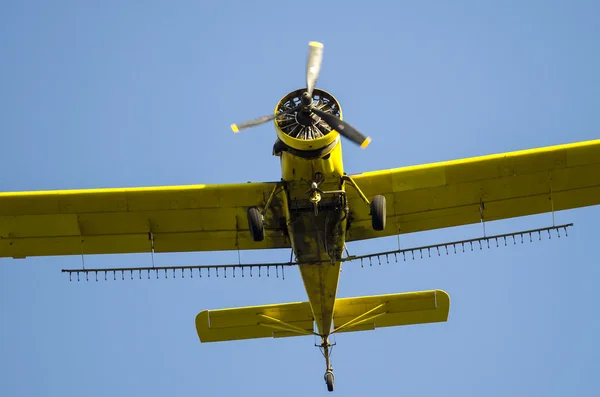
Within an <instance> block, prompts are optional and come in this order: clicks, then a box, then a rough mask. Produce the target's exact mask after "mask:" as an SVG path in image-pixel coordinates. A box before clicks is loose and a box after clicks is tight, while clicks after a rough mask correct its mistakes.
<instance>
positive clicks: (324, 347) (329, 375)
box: [319, 336, 335, 391]
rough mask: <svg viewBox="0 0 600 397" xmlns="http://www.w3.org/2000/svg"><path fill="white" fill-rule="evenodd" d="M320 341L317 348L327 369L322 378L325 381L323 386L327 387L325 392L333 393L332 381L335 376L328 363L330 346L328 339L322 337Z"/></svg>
mask: <svg viewBox="0 0 600 397" xmlns="http://www.w3.org/2000/svg"><path fill="white" fill-rule="evenodd" d="M321 340H322V342H321V346H319V347H320V348H321V351H322V353H323V357H325V366H326V367H327V370H326V371H325V375H324V376H323V377H324V379H325V384H326V385H327V390H328V391H333V381H334V378H335V376H334V375H333V369H331V362H330V361H329V358H330V356H331V347H332V345H331V344H330V343H329V338H328V337H327V336H322V337H321Z"/></svg>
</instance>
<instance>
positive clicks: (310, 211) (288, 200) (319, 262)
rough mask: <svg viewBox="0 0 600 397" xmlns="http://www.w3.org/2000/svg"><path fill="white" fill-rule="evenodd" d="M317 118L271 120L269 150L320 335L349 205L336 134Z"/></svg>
mask: <svg viewBox="0 0 600 397" xmlns="http://www.w3.org/2000/svg"><path fill="white" fill-rule="evenodd" d="M315 91H316V92H315V96H316V97H317V99H316V101H317V103H320V102H319V101H321V102H323V103H326V105H323V106H324V107H325V108H326V109H330V110H332V109H333V111H335V112H336V114H338V115H339V116H341V109H340V107H339V104H338V103H337V101H336V100H335V98H333V96H331V95H330V94H328V93H326V92H324V91H321V90H315ZM294 95H297V93H296V92H293V93H290V94H288V95H287V96H286V97H284V98H283V99H282V100H281V101H280V102H279V104H278V107H277V109H278V110H284V109H285V108H286V103H288V104H289V103H290V102H291V100H290V99H289V98H290V97H293V96H294ZM288 106H289V105H288ZM319 122H320V119H318V118H316V119H312V120H309V121H308V122H307V121H306V120H298V119H297V118H296V117H295V116H294V115H290V116H289V117H287V118H284V119H283V120H281V121H275V127H276V131H277V135H278V140H277V142H276V143H275V146H274V150H273V154H274V155H276V156H279V157H280V159H281V170H282V182H283V186H284V193H282V196H283V197H282V199H283V200H284V208H286V209H287V211H286V223H287V230H288V234H289V236H290V241H291V245H292V249H293V250H294V254H295V256H296V261H297V262H298V263H301V264H302V265H300V266H299V268H300V274H301V275H302V280H303V282H304V287H305V289H306V293H307V295H308V300H309V302H310V304H311V307H312V311H313V315H314V318H315V323H316V326H317V330H318V333H319V334H320V335H322V336H324V337H326V336H327V335H329V333H330V331H331V326H332V322H333V311H334V304H335V298H336V294H337V288H338V280H339V274H340V267H341V266H340V261H339V259H340V258H341V257H342V253H343V250H344V246H345V234H346V222H347V218H348V212H349V208H348V202H347V199H346V195H345V182H344V179H343V176H344V170H343V163H342V147H341V141H340V139H339V135H338V134H337V132H336V131H334V130H327V129H323V128H320V125H319ZM309 130H310V131H309Z"/></svg>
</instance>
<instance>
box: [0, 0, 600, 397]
mask: <svg viewBox="0 0 600 397" xmlns="http://www.w3.org/2000/svg"><path fill="white" fill-rule="evenodd" d="M85 3H86V4H84V2H78V1H54V2H41V1H38V2H36V1H19V2H17V1H4V2H2V4H1V5H0V51H1V52H0V53H1V54H2V61H1V62H0V87H1V89H0V115H1V117H0V137H1V138H2V140H1V145H0V158H1V159H2V168H3V172H2V178H0V191H22V190H45V189H74V188H95V187H128V186H149V185H178V184H196V183H233V182H244V181H263V180H268V181H271V180H278V179H279V177H280V169H279V159H278V158H276V157H273V156H271V149H272V144H273V142H274V139H275V132H274V130H273V127H272V125H265V126H262V127H260V128H256V129H254V130H251V131H248V132H244V133H243V134H239V135H234V134H233V133H231V131H230V129H229V125H230V124H231V123H233V122H240V121H244V120H247V119H249V118H253V117H257V116H261V115H263V114H268V113H269V112H271V111H272V109H273V108H274V106H275V103H276V101H277V100H278V99H279V98H281V97H282V96H283V95H285V94H286V93H287V92H289V91H291V90H294V89H297V88H301V87H303V85H304V68H305V62H306V53H307V43H308V42H309V41H311V40H318V41H322V42H323V43H324V44H325V50H324V63H323V67H322V71H321V78H320V80H319V83H318V87H320V88H323V89H325V90H328V91H330V92H332V93H333V94H334V95H335V96H336V97H337V98H338V99H339V100H340V102H341V104H342V107H343V111H344V118H345V119H346V120H348V121H349V122H351V123H352V124H353V125H355V126H356V127H358V128H359V129H361V130H362V131H364V132H365V133H368V134H369V135H370V136H371V137H372V138H373V142H372V143H371V145H370V146H369V147H368V149H367V150H360V149H358V148H356V147H354V146H353V145H350V144H349V143H347V142H345V144H344V160H345V167H346V170H347V171H348V172H349V173H356V172H361V171H369V170H376V169H383V168H391V167H399V166H404V165H414V164H421V163H427V162H433V161H439V160H449V159H456V158H462V157H467V156H476V155H483V154H489V153H499V152H504V151H511V150H519V149H526V148H531V147H541V146H546V145H553V144H561V143H568V142H576V141H582V140H589V139H597V138H598V137H599V136H600V133H599V131H600V119H599V118H598V109H599V108H600V97H599V96H598V94H597V92H598V86H599V85H600V74H599V73H598V70H600V44H599V42H598V40H597V39H598V37H600V25H598V23H597V16H598V15H599V12H600V5H599V4H598V3H597V2H594V1H570V2H567V1H563V2H559V1H533V0H532V1H527V2H522V1H503V2H479V1H455V2H445V1H431V2H389V3H385V2H370V3H369V7H367V6H365V3H364V2H354V1H344V2H341V1H327V2H313V3H310V2H309V3H305V4H302V5H300V4H298V3H294V2H288V3H285V2H261V3H258V2H257V3H256V4H250V2H239V3H236V2H231V1H220V2H214V3H213V2H211V3H208V2H192V1H188V2H186V1H179V2H166V1H164V2H159V1H147V2H144V4H143V5H142V4H141V3H136V2H126V3H127V4H123V3H124V2H117V1H107V2H102V4H100V3H95V4H92V3H91V2H85ZM599 215H600V209H599V208H596V207H594V208H584V209H577V210H572V211H565V212H561V213H557V214H556V222H557V223H566V222H574V223H575V227H574V228H573V229H571V232H570V233H569V237H568V238H561V239H552V240H551V241H548V240H544V241H543V242H535V243H533V244H525V245H522V246H521V245H518V246H515V247H511V246H509V247H506V248H502V249H490V250H483V251H481V252H477V251H476V252H473V253H468V254H460V255H455V256H448V257H441V258H431V259H427V260H423V261H418V262H414V263H413V262H407V263H399V264H394V265H391V264H390V265H385V266H381V267H373V268H364V269H361V268H360V265H358V264H354V265H353V264H348V265H346V266H345V267H344V270H343V272H342V278H341V282H340V289H339V295H340V296H342V297H346V296H359V295H368V294H382V293H393V292H402V291H416V290H422V289H434V288H440V289H444V290H446V291H447V292H448V293H449V294H450V296H451V311H450V318H449V321H448V322H447V323H443V324H435V325H423V326H414V327H404V328H387V329H380V330H376V331H373V332H359V333H348V334H344V335H341V336H338V337H337V338H336V342H337V346H336V347H335V349H334V353H333V358H332V360H333V365H334V370H335V372H336V393H337V394H338V395H344V396H354V395H356V396H362V395H366V393H369V394H371V393H372V394H379V395H398V394H402V395H411V396H430V395H436V394H437V395H439V394H444V395H450V396H480V395H486V396H507V395H514V396H538V395H544V396H564V395H577V396H593V395H596V394H597V391H598V389H599V386H600V385H599V383H598V377H597V373H598V370H599V369H600V366H599V365H598V363H597V359H596V356H597V353H598V351H599V348H598V343H597V335H598V331H600V326H599V323H598V320H597V318H596V317H597V316H596V315H595V314H596V312H597V304H596V302H595V301H596V293H595V290H596V284H597V280H598V279H599V276H600V270H598V269H599V268H598V266H597V265H598V259H597V255H596V252H595V249H596V247H597V244H598V242H597V233H598V229H597V221H598V219H599ZM550 223H551V216H550V215H549V214H545V215H540V216H534V217H527V218H522V219H515V220H509V221H503V222H498V223H494V224H488V225H487V232H488V233H501V232H506V231H513V230H520V229H527V228H532V227H540V226H546V225H548V224H550ZM480 234H481V228H480V226H478V225H474V226H468V227H461V228H454V229H451V230H439V231H433V232H428V233H420V234H416V235H409V236H402V237H401V243H402V244H403V245H404V246H411V245H420V244H425V243H438V242H444V241H451V240H458V239H463V238H469V237H475V236H478V235H480ZM395 247H396V239H395V238H385V239H379V240H372V241H366V242H360V243H355V244H352V245H351V246H350V247H349V248H350V250H351V252H352V253H357V254H358V253H366V252H375V251H379V250H388V249H394V248H395ZM288 255H289V252H283V251H281V252H280V251H275V252H264V251H256V252H254V251H253V252H243V253H242V254H241V256H242V260H243V261H245V262H253V261H280V260H287V259H288ZM156 260H157V263H159V264H162V265H169V264H213V263H230V262H233V261H237V253H235V252H216V253H194V254H170V255H157V256H156ZM149 263H150V257H149V255H125V256H117V255H114V256H96V257H88V258H86V265H87V266H135V265H147V264H149ZM80 265H81V260H80V258H78V257H64V258H30V259H26V260H12V259H10V260H9V259H0V395H3V396H81V395H86V396H90V397H91V396H104V395H111V396H131V395H145V396H159V395H167V394H169V395H195V396H197V395H224V396H234V395H235V396H237V395H240V394H242V393H243V394H251V395H258V394H261V395H264V396H271V395H280V393H281V392H282V391H285V393H286V394H287V395H290V396H301V395H302V396H305V395H322V394H325V393H327V392H326V389H325V385H324V383H323V381H322V375H323V372H324V362H323V358H322V356H321V354H320V353H319V351H318V349H317V348H315V347H314V346H313V344H314V342H315V341H314V340H313V339H312V338H310V337H303V338H286V339H282V340H273V339H259V340H251V341H239V342H231V343H219V344H206V345H204V344H203V345H201V344H200V343H199V341H198V338H197V336H196V333H195V328H194V318H195V315H196V314H197V313H198V312H199V311H201V310H204V309H217V308H225V307H236V306H246V305H254V304H267V303H281V302H289V301H301V300H305V293H304V289H303V286H302V282H301V279H300V277H299V275H298V273H297V271H290V272H287V274H286V280H285V281H282V280H281V279H279V280H278V279H276V278H271V279H267V278H262V279H258V278H252V279H249V278H243V279H242V278H235V279H233V278H231V277H229V278H227V279H223V278H219V279H217V278H211V279H210V280H209V279H206V278H203V279H202V280H200V279H198V278H194V279H187V278H186V279H183V280H182V279H176V280H173V279H168V280H164V279H161V280H155V279H153V280H133V281H131V280H126V281H121V280H117V281H109V282H98V283H96V282H89V283H85V282H79V283H77V282H71V283H70V282H69V280H68V277H66V276H65V275H63V274H61V273H60V269H62V268H68V267H78V266H80Z"/></svg>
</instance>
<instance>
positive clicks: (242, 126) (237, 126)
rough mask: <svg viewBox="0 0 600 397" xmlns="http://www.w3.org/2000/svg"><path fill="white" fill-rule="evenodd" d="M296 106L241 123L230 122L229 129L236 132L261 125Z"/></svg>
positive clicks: (293, 110)
mask: <svg viewBox="0 0 600 397" xmlns="http://www.w3.org/2000/svg"><path fill="white" fill-rule="evenodd" d="M298 108H299V106H296V107H294V108H292V109H288V110H284V111H283V112H281V113H277V114H275V113H273V114H271V115H269V116H263V117H259V118H256V119H254V120H250V121H246V122H244V123H241V124H231V130H232V131H233V132H235V133H236V134H237V133H238V132H240V131H241V130H243V129H246V128H250V127H256V126H257V125H261V124H264V123H266V122H268V121H271V120H274V119H276V118H277V117H281V116H283V115H285V114H289V113H293V112H295V111H296V110H297V109H298Z"/></svg>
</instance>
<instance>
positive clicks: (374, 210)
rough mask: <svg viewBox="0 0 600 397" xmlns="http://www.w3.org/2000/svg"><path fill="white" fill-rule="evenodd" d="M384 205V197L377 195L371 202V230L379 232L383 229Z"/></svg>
mask: <svg viewBox="0 0 600 397" xmlns="http://www.w3.org/2000/svg"><path fill="white" fill-rule="evenodd" d="M385 219H386V205H385V196H382V195H377V196H375V197H373V201H371V222H372V224H373V230H377V231H381V230H384V229H385Z"/></svg>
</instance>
